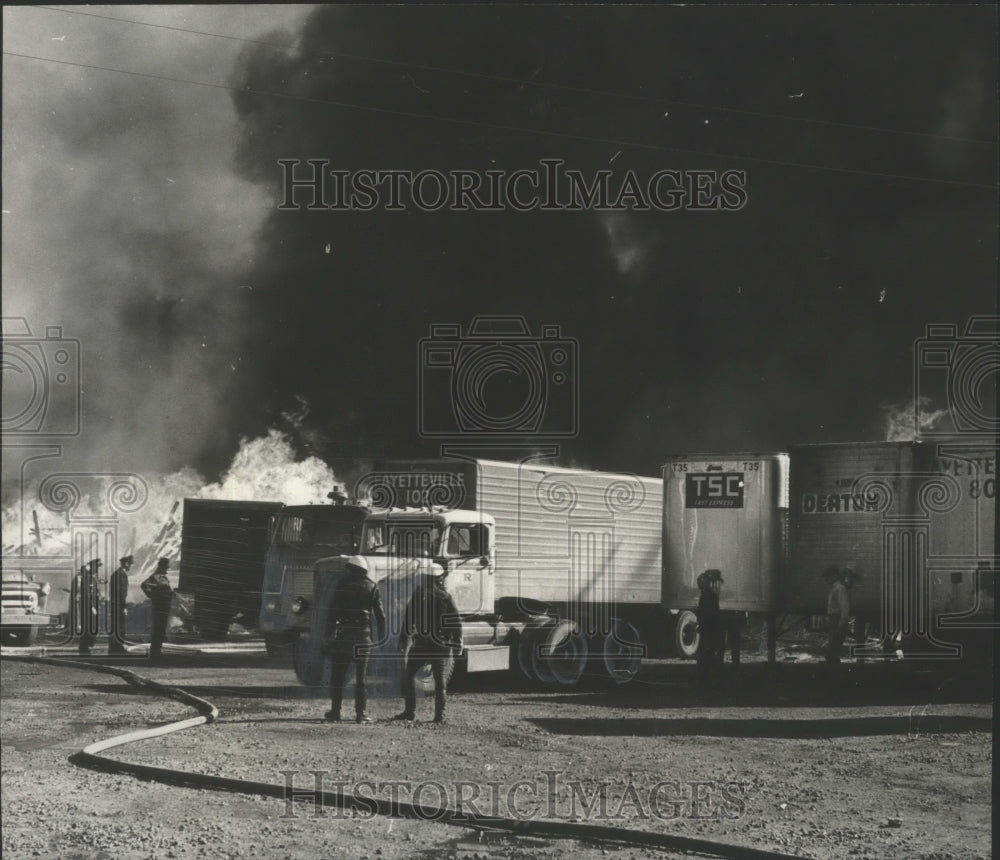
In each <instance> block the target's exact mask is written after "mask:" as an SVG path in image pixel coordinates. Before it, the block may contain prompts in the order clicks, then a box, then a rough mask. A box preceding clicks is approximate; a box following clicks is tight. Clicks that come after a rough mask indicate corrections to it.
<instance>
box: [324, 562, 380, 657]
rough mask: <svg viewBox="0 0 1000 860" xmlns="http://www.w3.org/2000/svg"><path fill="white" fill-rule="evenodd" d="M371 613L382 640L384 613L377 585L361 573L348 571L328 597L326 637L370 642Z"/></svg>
mask: <svg viewBox="0 0 1000 860" xmlns="http://www.w3.org/2000/svg"><path fill="white" fill-rule="evenodd" d="M372 616H374V617H375V621H376V622H377V623H378V638H379V640H381V639H382V638H383V637H384V636H385V612H384V611H383V610H382V597H381V596H380V595H379V592H378V586H377V585H375V583H374V582H372V580H371V579H369V578H368V577H367V576H366V575H365V574H364V573H362V572H360V571H359V572H356V573H352V572H350V571H348V572H347V573H346V574H345V575H344V578H343V579H341V580H340V582H338V583H337V587H336V588H335V589H334V590H333V594H332V595H331V597H330V611H329V615H328V618H327V638H328V639H336V640H348V639H349V640H352V641H355V642H364V641H368V642H371V638H372Z"/></svg>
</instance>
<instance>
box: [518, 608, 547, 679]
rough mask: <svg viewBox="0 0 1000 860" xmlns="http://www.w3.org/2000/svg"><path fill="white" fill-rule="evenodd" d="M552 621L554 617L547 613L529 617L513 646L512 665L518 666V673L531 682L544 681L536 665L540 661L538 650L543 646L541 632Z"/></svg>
mask: <svg viewBox="0 0 1000 860" xmlns="http://www.w3.org/2000/svg"><path fill="white" fill-rule="evenodd" d="M552 623H553V622H552V619H551V618H549V617H548V616H546V615H537V616H533V617H531V618H529V619H528V621H527V623H526V624H525V625H524V627H523V628H521V632H520V634H519V635H518V637H517V641H516V642H515V643H514V644H512V646H511V652H512V653H511V660H510V665H511V667H512V668H516V670H517V673H518V675H519V676H520V677H521V678H522V679H523V680H525V681H527V682H529V683H531V684H537V683H541V681H542V679H541V678H539V677H538V675H537V673H536V672H535V666H536V664H537V662H538V658H537V651H538V649H539V648H540V647H541V641H540V640H539V633H540V631H541V630H542V629H543V628H546V627H549V626H550V625H552Z"/></svg>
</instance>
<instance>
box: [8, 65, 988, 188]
mask: <svg viewBox="0 0 1000 860" xmlns="http://www.w3.org/2000/svg"><path fill="white" fill-rule="evenodd" d="M3 55H4V56H5V57H18V58H20V59H25V60H37V61H39V62H43V63H55V64H57V65H61V66H70V67H73V68H79V69H91V70H95V71H102V72H113V73H115V74H120V75H131V76H133V77H138V78H147V79H150V80H157V81H165V82H168V83H174V84H186V85H189V86H197V87H206V88H208V89H217V90H226V91H230V92H238V93H249V94H252V95H262V96H271V97H274V98H281V99H288V100H291V101H300V102H305V103H308V104H318V105H324V106H327V107H338V108H344V109H346V110H357V111H362V112H365V113H374V114H383V115H388V116H398V117H403V118H405V119H416V120H424V121H431V122H443V123H450V124H452V125H464V126H471V127H475V128H486V129H490V130H491V131H501V132H506V133H515V134H530V135H538V136H542V137H555V138H560V139H563V140H579V141H583V142H585V143H600V144H606V145H609V146H618V147H632V148H634V149H645V150H651V151H655V152H673V153H679V154H681V155H700V156H706V157H709V158H720V159H729V160H733V161H746V162H750V163H753V164H766V165H768V166H771V167H793V168H797V169H800V170H819V171H823V172H828V173H848V174H853V175H856V176H869V177H874V178H881V179H897V180H903V181H908V182H932V183H935V184H939V185H955V186H961V187H965V188H985V189H989V190H991V191H993V190H996V188H997V186H996V185H987V184H984V183H981V182H964V181H962V180H958V179H939V178H936V177H930V176H907V175H904V174H899V173H884V172H881V171H876V170H858V169H855V168H851V167H831V166H829V165H825V164H802V163H799V162H795V161H781V160H778V159H770V158H758V157H756V156H752V155H736V154H734V153H724V152H708V151H706V150H698V149H686V148H682V147H677V146H664V145H662V144H655V143H644V142H642V141H634V140H618V139H615V138H607V137H596V136H593V135H582V134H572V133H570V132H564V131H552V130H546V129H540V128H527V127H522V126H514V125H505V124H503V123H490V122H480V121H479V120H471V119H462V118H459V117H447V116H439V115H437V114H422V113H416V112H413V111H402V110H395V109H393V108H385V107H378V106H377V105H365V104H356V103H352V102H342V101H337V100H334V99H321V98H313V97H309V96H297V95H292V94H290V93H282V92H278V91H276V90H257V89H251V88H249V87H236V86H232V85H229V84H219V83H213V82H210V81H195V80H189V79H185V78H175V77H171V76H168V75H154V74H152V73H150V72H136V71H132V70H129V69H113V68H109V67H108V66H98V65H93V64H90V63H75V62H71V61H69V60H56V59H53V58H52V57H38V56H34V55H32V54H20V53H17V52H14V51H4V52H3Z"/></svg>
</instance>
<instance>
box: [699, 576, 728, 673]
mask: <svg viewBox="0 0 1000 860" xmlns="http://www.w3.org/2000/svg"><path fill="white" fill-rule="evenodd" d="M722 583H723V579H722V572H721V571H718V570H706V571H705V572H704V573H702V574H701V575H700V576H699V577H698V588H699V590H700V594H699V596H698V612H697V615H698V658H697V659H698V677H699V678H700V679H701V680H702V681H714V680H718V677H719V673H720V672H721V670H722V661H723V660H724V659H725V633H726V631H725V626H724V625H723V618H722V612H721V611H720V609H719V594H720V592H721V591H722Z"/></svg>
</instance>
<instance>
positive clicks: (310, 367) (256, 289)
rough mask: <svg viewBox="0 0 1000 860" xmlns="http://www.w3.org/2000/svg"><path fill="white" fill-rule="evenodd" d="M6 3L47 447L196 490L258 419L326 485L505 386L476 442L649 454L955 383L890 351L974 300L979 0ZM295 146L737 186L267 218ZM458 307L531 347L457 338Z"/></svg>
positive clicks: (982, 43)
mask: <svg viewBox="0 0 1000 860" xmlns="http://www.w3.org/2000/svg"><path fill="white" fill-rule="evenodd" d="M3 14H4V35H3V40H4V61H3V216H2V217H3V221H2V224H3V247H2V252H3V261H2V278H3V316H4V317H5V318H21V319H22V320H23V323H5V326H9V325H15V324H16V325H21V326H22V328H21V329H19V330H18V332H17V336H18V337H21V338H22V340H19V341H16V343H17V344H20V345H21V346H19V348H20V349H26V350H28V354H30V355H31V356H32V357H33V358H34V359H35V360H40V361H41V362H42V363H43V364H44V369H43V371H41V372H42V373H43V374H44V375H47V376H46V378H47V379H48V382H49V384H48V387H47V388H45V389H44V390H43V391H41V393H39V390H37V389H36V388H32V387H30V386H29V384H28V383H27V382H26V381H25V379H26V378H27V377H25V376H24V374H21V373H19V372H18V371H17V368H14V369H13V370H12V369H11V367H8V366H6V365H5V368H4V376H5V379H4V395H3V397H4V410H3V411H4V425H5V430H6V431H7V432H6V433H5V444H8V443H9V442H10V441H11V440H14V441H15V442H18V444H27V443H31V442H38V441H46V442H57V443H58V444H59V445H60V446H61V456H62V457H63V458H64V460H65V463H66V464H67V467H71V466H72V467H76V468H79V469H89V470H98V471H102V472H114V471H136V472H139V473H141V474H146V473H149V474H152V473H167V472H175V471H177V470H180V469H184V468H190V469H195V470H197V471H198V473H199V474H201V475H203V476H205V478H206V480H217V479H218V478H219V475H220V473H221V472H222V471H223V470H225V469H226V467H227V465H228V464H229V463H230V462H231V461H232V458H233V455H234V453H235V452H236V451H237V449H238V448H239V447H240V441H241V439H243V438H255V437H263V436H265V435H266V433H267V431H268V430H269V429H278V430H281V431H284V432H286V433H287V434H288V435H289V438H290V439H292V441H293V443H294V446H295V449H296V451H297V452H298V454H299V455H300V456H302V457H305V456H316V457H318V458H320V459H322V460H324V461H325V462H327V463H330V464H331V465H332V466H333V467H334V470H335V471H338V473H340V472H341V471H342V470H343V469H345V468H348V469H349V468H351V467H352V464H357V463H358V462H360V461H363V460H366V459H369V458H372V459H374V458H379V457H408V456H435V455H436V454H437V452H438V451H439V449H440V445H441V444H442V442H460V443H463V444H481V443H484V442H485V441H496V438H494V437H495V436H496V435H497V434H495V433H494V434H493V435H491V433H490V432H489V431H490V427H493V426H494V425H491V424H490V423H489V420H487V419H491V418H494V419H497V421H499V422H500V423H501V424H503V421H502V420H501V419H504V418H506V417H509V416H510V415H511V414H513V412H514V411H516V410H517V407H518V404H527V406H528V407H530V408H528V409H527V412H526V413H525V414H527V415H528V420H526V421H525V422H522V423H520V424H518V423H516V422H515V423H507V424H503V427H504V428H505V429H507V430H509V431H510V432H508V433H506V435H504V436H502V438H500V437H497V438H500V441H502V442H503V443H504V444H505V445H508V446H511V447H512V448H513V446H515V445H516V446H519V448H523V449H528V448H533V447H534V448H537V446H540V445H542V444H547V443H558V445H559V451H560V457H561V459H562V461H563V462H564V463H573V464H580V465H586V466H590V467H594V468H601V469H608V470H616V471H633V472H637V473H640V474H650V475H655V474H658V472H659V467H660V465H661V464H662V462H663V461H664V460H665V459H666V458H667V457H668V456H670V455H672V454H676V453H680V452H690V451H719V452H728V451H733V452H735V451H771V450H783V449H785V448H787V446H788V445H791V444H797V443H803V442H825V441H862V440H877V439H884V438H886V433H887V429H886V415H887V412H888V411H889V410H890V408H891V407H893V406H898V405H899V404H906V403H912V402H913V398H914V394H915V385H916V384H918V383H919V384H920V385H921V387H920V388H919V393H922V394H926V396H927V397H928V399H927V400H926V401H925V402H924V403H923V404H922V405H923V407H925V408H926V409H927V410H929V411H936V410H943V409H946V408H948V406H949V402H948V399H947V397H946V396H945V395H946V391H945V388H944V387H943V386H942V385H940V384H939V382H940V379H939V377H935V380H934V383H933V385H932V384H931V382H930V381H928V380H926V379H923V377H921V374H922V373H924V370H926V369H924V370H921V369H919V368H916V367H915V359H914V354H915V352H914V351H915V348H916V347H915V343H916V341H917V340H918V339H919V338H921V337H923V336H924V334H925V330H926V327H927V326H928V325H929V324H951V325H954V326H956V327H957V328H956V334H955V336H954V337H948V336H945V338H944V339H945V341H946V345H947V349H948V350H950V351H951V353H950V354H952V355H958V354H960V353H959V352H958V351H960V350H961V349H963V343H965V344H968V343H969V340H968V338H966V340H965V341H963V339H962V338H963V334H964V332H965V326H966V322H967V320H968V319H969V318H970V316H973V315H988V314H996V312H997V310H996V280H997V168H996V163H997V98H996V97H997V72H996V69H997V45H998V39H997V33H998V25H997V11H996V9H995V8H994V7H993V6H990V5H980V6H966V7H960V6H955V5H948V6H942V7H928V6H910V7H892V6H889V7H864V6H819V7H785V6H760V7H753V6H743V7H690V6H678V7H663V6H658V7H635V6H617V7H611V6H607V7H602V6H586V7H574V6H563V5H560V6H555V5H551V6H544V7H506V6H487V5H477V6H475V7H450V6H449V7H441V6H435V7H421V6H405V7H403V6H369V7H342V6H341V7H325V8H324V7H321V8H316V7H305V6H253V7H250V6H208V7H204V6H198V7H193V6H170V7H156V6H143V7H130V6H108V7H102V6H86V7H51V8H50V7H35V8H27V7H24V8H5V9H4V13H3ZM294 159H300V160H302V163H303V164H304V162H305V160H307V159H319V160H323V161H324V162H326V163H327V165H326V168H328V169H330V170H342V171H354V172H356V171H364V170H371V171H379V170H383V171H413V172H419V171H422V170H438V171H442V172H443V173H445V174H448V175H450V173H449V172H453V171H469V172H470V173H472V174H473V175H478V176H485V175H486V171H490V170H493V171H500V172H501V174H502V176H504V177H509V176H510V175H511V174H512V173H513V172H514V171H516V170H519V169H523V170H529V171H530V170H538V169H539V165H540V164H541V163H542V160H543V159H556V160H559V161H560V162H561V163H562V164H563V165H564V167H565V168H566V169H572V170H576V171H579V172H580V175H581V176H583V177H585V178H587V179H588V181H589V180H590V179H591V178H592V177H594V176H596V175H598V171H601V170H607V171H610V172H611V178H610V180H609V182H610V185H611V186H612V187H615V188H617V187H619V186H620V185H621V183H622V182H623V181H624V179H625V177H626V176H628V175H629V172H630V171H631V173H632V175H634V176H635V177H637V178H638V181H639V182H640V184H644V183H646V182H647V180H648V179H649V177H652V176H654V175H656V174H657V172H658V171H674V172H680V174H679V175H681V176H682V177H684V181H688V180H689V178H690V177H691V176H697V173H696V172H697V171H704V172H713V171H714V172H715V175H721V174H723V173H725V172H727V171H729V174H728V175H729V176H730V177H731V180H732V182H733V187H734V188H737V189H739V192H740V193H737V194H735V195H732V196H731V197H730V198H729V202H731V203H733V206H732V207H731V208H730V209H728V210H721V211H715V210H707V211H706V210H705V209H700V210H699V209H695V208H693V207H691V206H688V207H684V206H681V207H680V208H672V209H670V210H669V211H658V210H655V209H654V210H653V211H636V209H635V208H634V207H633V208H629V207H628V206H627V205H622V206H620V207H618V209H617V210H615V211H609V210H605V211H601V210H600V209H598V208H597V207H595V206H582V207H579V211H570V209H569V208H568V207H561V208H560V207H554V208H553V210H552V211H539V210H533V211H517V210H516V209H515V208H514V207H513V206H509V205H508V206H506V207H503V208H502V211H448V208H447V207H445V208H443V209H440V210H438V211H422V210H421V209H420V208H419V207H418V206H416V205H414V204H413V202H412V201H410V205H407V206H404V207H402V211H398V210H393V209H391V208H389V207H388V206H387V205H386V200H385V198H384V197H380V198H379V199H378V201H377V203H378V205H375V206H373V207H371V208H370V210H369V211H360V209H359V208H358V207H355V208H354V209H329V208H328V209H319V208H312V209H308V208H305V205H304V204H302V205H300V206H299V208H295V207H294V206H291V207H282V206H281V204H282V203H283V202H285V201H284V197H285V192H286V190H287V189H286V187H285V179H286V174H285V173H284V172H283V171H284V170H285V168H282V167H281V164H280V163H279V162H280V161H282V160H294ZM296 175H297V176H299V177H300V178H301V176H302V174H301V173H299V174H296ZM675 175H676V174H675ZM708 175H709V176H711V175H712V174H711V173H708ZM713 187H714V186H713ZM296 193H297V194H298V195H299V196H298V197H297V198H295V199H294V200H293V202H296V201H298V202H300V203H301V201H302V200H303V199H304V198H303V197H302V192H301V190H300V191H299V192H296ZM689 196H690V195H689ZM307 202H308V201H307ZM687 202H688V203H690V202H691V200H690V199H689V200H687ZM477 316H478V317H483V316H505V317H513V318H516V317H523V319H524V320H525V322H526V325H527V328H528V331H529V333H530V337H529V338H528V339H527V340H524V339H522V340H517V339H512V338H511V337H510V336H509V335H501V336H494V337H493V338H492V339H488V340H487V341H486V346H485V347H481V348H480V351H479V352H477V351H476V349H477V347H476V343H477V342H476V341H474V340H471V339H470V338H469V331H470V326H471V324H472V322H473V320H474V319H475V318H476V317H477ZM24 326H27V328H24ZM441 326H452V329H453V330H452V333H451V334H449V335H447V336H446V335H443V334H442V333H441V328H440V327H441ZM543 326H544V327H548V328H547V329H546V330H545V331H547V332H548V336H547V337H543ZM53 328H61V332H59V331H54V330H53ZM29 330H30V334H27V333H26V332H27V331H29ZM5 331H8V332H14V329H13V328H9V327H8V328H5ZM60 338H61V339H62V340H60ZM11 342H12V340H11V337H10V336H8V340H7V342H6V344H7V345H5V358H6V357H7V356H8V354H9V353H10V349H9V348H8V345H9V344H10V343H11ZM67 343H68V344H69V346H68V348H67V349H66V351H65V352H64V353H63V354H64V355H69V361H68V367H69V368H70V373H69V374H68V375H64V376H63V377H62V379H63V381H62V382H58V381H57V380H56V376H55V374H56V371H57V370H58V368H56V367H55V364H54V362H55V358H56V354H57V353H59V352H60V348H61V347H65V346H66V344H67ZM76 344H78V348H77V346H75V345H76ZM435 347H442V349H441V350H439V351H438V353H436V354H437V355H439V356H440V355H444V356H445V357H444V358H443V359H442V360H441V361H438V362H437V363H434V362H435V359H433V357H432V355H431V352H428V350H431V351H433V349H434V348H435ZM482 349H485V350H486V352H485V353H483V351H482ZM484 354H485V355H486V359H488V361H487V365H488V366H487V370H490V369H492V370H493V371H495V372H493V373H492V374H489V373H487V374H486V375H485V376H482V377H480V382H481V383H482V387H481V389H479V390H480V393H481V394H482V397H483V399H482V400H481V401H475V400H469V398H472V397H474V393H475V392H474V390H473V389H474V388H475V385H474V383H475V378H474V371H475V368H474V367H473V364H474V363H475V361H477V360H479V359H482V358H483V356H484ZM39 356H41V359H39ZM477 356H478V357H479V359H477ZM525 356H527V358H525ZM505 357H506V360H507V363H505ZM519 357H520V359H523V361H522V362H521V363H518V362H519V360H520V359H519ZM557 358H559V359H560V360H561V363H560V364H559V367H558V368H557V367H555V363H556V359H557ZM484 360H485V359H484ZM490 361H493V362H494V363H493V364H489V362H490ZM511 362H513V363H511ZM525 362H526V363H525ZM532 362H535V363H534V364H533V363H532ZM537 367H541V368H542V371H541V375H540V376H539V377H538V378H537V379H535V378H534V377H533V376H532V368H537ZM518 370H520V372H517V371H518ZM470 374H473V377H472V382H470V381H469V380H470V376H469V375H470ZM560 374H561V375H560ZM557 377H558V380H557ZM995 377H996V374H995V372H994V373H993V374H992V375H991V376H990V375H988V376H987V378H986V380H985V382H983V383H982V386H983V387H982V391H981V392H980V394H981V396H982V397H984V398H985V399H986V400H987V402H990V401H989V398H990V397H991V396H992V395H991V390H992V387H993V386H995V383H996V378H995ZM34 384H35V383H31V385H34ZM77 384H79V389H80V398H79V403H78V402H77V399H76V397H75V393H76V386H77ZM467 384H468V385H473V388H471V389H470V388H463V387H462V386H463V385H467ZM532 385H535V388H532ZM934 385H936V386H937V387H934ZM456 392H458V393H456ZM470 392H472V393H470ZM39 398H41V400H42V401H44V404H43V405H44V409H43V410H42V411H32V410H33V409H34V408H35V407H34V406H31V408H30V409H29V408H27V407H25V406H24V404H25V403H27V402H29V401H30V403H31V404H34V403H36V401H39ZM456 398H459V399H462V398H464V400H462V402H463V403H465V404H466V407H467V408H466V412H465V413H463V414H464V415H465V418H464V419H463V418H462V417H461V416H460V415H459V413H458V412H453V411H449V409H448V407H449V406H450V405H451V404H453V403H454V402H455V399H456ZM532 398H534V399H532ZM470 404H471V405H470ZM422 406H423V407H424V408H423V409H422V408H421V407H422ZM25 409H27V411H25ZM77 415H78V416H79V423H78V426H77V423H76V418H77ZM24 416H28V417H24ZM470 416H471V417H470ZM22 419H23V420H22ZM29 419H30V420H29ZM463 421H464V423H463ZM18 422H21V423H18ZM470 422H471V423H470ZM12 429H13V431H16V432H11V431H12ZM452 431H453V432H452ZM543 431H545V432H547V431H551V432H552V435H551V436H546V437H544V438H543V437H542V436H541V435H540V433H541V432H543ZM435 434H436V435H435ZM4 461H5V462H4V481H5V494H6V493H7V492H9V491H10V490H11V488H12V487H13V486H14V484H15V482H16V480H15V478H16V476H15V470H16V468H17V463H18V461H17V458H16V457H11V456H5V458H4Z"/></svg>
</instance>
